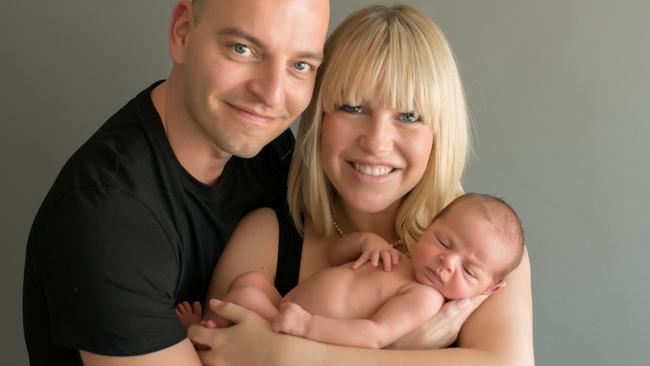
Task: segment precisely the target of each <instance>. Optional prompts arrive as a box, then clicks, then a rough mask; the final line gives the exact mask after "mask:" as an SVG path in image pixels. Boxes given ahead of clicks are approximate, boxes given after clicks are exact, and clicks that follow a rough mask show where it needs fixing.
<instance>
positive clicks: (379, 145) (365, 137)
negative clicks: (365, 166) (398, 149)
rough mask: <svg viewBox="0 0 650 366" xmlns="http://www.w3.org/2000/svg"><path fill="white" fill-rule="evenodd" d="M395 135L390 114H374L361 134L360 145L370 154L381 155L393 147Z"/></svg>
mask: <svg viewBox="0 0 650 366" xmlns="http://www.w3.org/2000/svg"><path fill="white" fill-rule="evenodd" d="M393 135H394V131H393V126H392V123H391V119H390V117H389V116H388V115H384V114H378V115H372V116H370V118H369V119H368V123H366V124H365V126H364V128H363V131H362V133H361V135H360V136H359V146H360V147H361V148H362V149H363V150H364V151H365V152H367V153H368V154H370V155H373V156H381V155H383V154H386V153H387V152H389V151H391V150H392V149H393V137H394V136H393Z"/></svg>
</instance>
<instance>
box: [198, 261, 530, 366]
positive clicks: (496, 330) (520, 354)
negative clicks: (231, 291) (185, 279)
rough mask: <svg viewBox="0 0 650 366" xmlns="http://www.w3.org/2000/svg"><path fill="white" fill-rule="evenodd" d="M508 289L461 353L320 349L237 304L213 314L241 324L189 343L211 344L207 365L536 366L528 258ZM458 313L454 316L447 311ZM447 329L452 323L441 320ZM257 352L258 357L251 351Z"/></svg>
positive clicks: (466, 332) (478, 319)
mask: <svg viewBox="0 0 650 366" xmlns="http://www.w3.org/2000/svg"><path fill="white" fill-rule="evenodd" d="M507 282H508V286H507V287H506V288H504V289H503V290H502V291H500V292H499V293H497V294H495V295H492V296H491V297H490V298H489V299H488V300H487V301H486V302H485V303H484V304H483V305H482V306H481V307H480V308H479V309H478V310H477V311H476V312H475V313H474V314H472V316H471V317H470V319H468V321H467V322H466V324H465V326H464V327H463V329H462V330H461V334H460V338H459V348H447V349H441V350H371V349H360V348H351V347H340V346H332V345H326V344H321V343H317V342H313V341H309V340H306V339H303V338H297V337H290V336H286V335H281V334H277V333H274V332H273V331H272V330H271V329H270V326H269V324H268V323H267V322H266V321H264V320H263V319H262V318H261V317H259V316H258V315H257V314H254V313H253V312H251V311H247V310H246V309H243V308H241V307H239V306H237V305H234V304H221V305H220V306H219V307H218V308H216V309H213V310H214V311H216V312H217V313H218V314H219V315H221V316H223V317H225V318H228V319H230V320H232V321H233V322H234V323H237V326H234V327H231V328H226V329H216V330H214V329H206V328H203V327H200V326H194V327H192V328H190V331H189V338H190V339H191V340H193V341H195V342H199V343H203V344H209V345H210V346H211V347H212V349H211V350H208V351H199V357H200V358H201V360H202V361H203V363H204V364H206V365H215V364H216V363H215V360H220V363H219V364H220V365H235V364H237V363H240V362H242V361H244V360H245V364H246V365H251V366H255V365H314V366H328V365H377V366H381V365H387V366H388V365H390V366H394V365H395V364H408V365H427V366H432V365H433V366H435V365H440V366H455V365H478V366H488V365H500V366H503V365H513V366H530V365H534V363H535V360H534V355H533V335H532V297H531V285H530V262H529V260H528V255H527V253H526V255H525V256H524V259H523V260H522V263H521V264H520V265H519V267H518V268H517V269H516V270H515V271H514V272H512V273H511V274H510V275H509V276H508V278H507ZM445 314H453V312H443V315H445ZM438 319H439V320H440V321H441V323H442V324H444V323H445V322H447V323H453V322H450V321H449V320H447V319H444V318H438ZM252 349H256V351H255V352H251V350H252Z"/></svg>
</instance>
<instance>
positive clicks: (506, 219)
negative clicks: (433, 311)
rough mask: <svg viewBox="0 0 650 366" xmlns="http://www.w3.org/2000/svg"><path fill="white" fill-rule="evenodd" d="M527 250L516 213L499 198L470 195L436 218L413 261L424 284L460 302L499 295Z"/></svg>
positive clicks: (416, 246)
mask: <svg viewBox="0 0 650 366" xmlns="http://www.w3.org/2000/svg"><path fill="white" fill-rule="evenodd" d="M523 251H524V233H523V229H522V226H521V222H520V221H519V217H518V216H517V214H516V213H515V211H514V210H513V209H512V208H511V207H510V206H509V205H508V204H507V203H505V202H504V201H503V200H501V199H499V198H496V197H492V196H489V195H484V194H477V193H468V194H465V195H462V196H460V197H458V198H456V199H455V200H454V201H452V202H451V203H450V204H449V205H447V207H445V208H444V209H443V210H442V211H440V213H439V214H438V215H437V216H436V217H435V218H434V219H433V221H432V222H431V225H429V227H428V228H427V229H426V230H425V231H424V233H423V234H422V236H421V237H420V240H418V242H417V244H416V245H415V248H413V250H412V252H411V261H412V263H413V270H414V272H415V277H416V279H417V280H418V281H419V282H421V283H424V284H426V285H429V286H431V287H433V288H435V289H436V290H438V292H440V294H441V295H442V296H444V297H445V298H446V299H460V298H465V297H472V296H475V295H478V294H480V293H486V294H490V293H494V292H496V291H499V290H500V289H501V288H502V287H503V286H504V285H505V282H504V281H503V280H504V278H505V276H506V275H507V274H508V273H510V272H511V271H512V270H513V269H515V268H516V267H517V266H518V265H519V262H520V261H521V257H522V255H523Z"/></svg>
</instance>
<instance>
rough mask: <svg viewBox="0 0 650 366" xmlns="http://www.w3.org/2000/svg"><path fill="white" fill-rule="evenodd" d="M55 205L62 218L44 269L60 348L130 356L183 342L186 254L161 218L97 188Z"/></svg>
mask: <svg viewBox="0 0 650 366" xmlns="http://www.w3.org/2000/svg"><path fill="white" fill-rule="evenodd" d="M55 205H56V208H55V209H54V210H51V212H57V213H60V214H58V215H57V216H54V215H52V216H50V217H47V218H46V221H45V222H44V223H43V225H44V227H45V230H42V231H41V232H40V233H41V235H48V236H49V237H48V238H47V240H41V241H40V243H43V244H42V245H47V248H41V249H43V250H42V251H40V253H42V257H41V258H39V263H38V267H37V270H38V272H39V274H40V277H41V283H42V286H43V290H44V293H45V300H46V302H47V307H48V315H49V318H50V319H49V320H50V333H51V334H50V335H51V337H52V340H53V342H54V344H57V345H60V346H63V347H69V348H73V349H82V350H86V351H89V352H93V353H97V354H103V355H111V356H128V355H138V354H145V353H150V352H154V351H157V350H160V349H163V348H166V347H169V346H171V345H173V344H176V343H178V342H180V341H181V340H182V339H183V338H184V337H185V332H184V330H183V328H182V327H181V325H180V323H179V322H178V320H177V319H176V315H175V312H174V306H175V292H176V287H177V282H178V276H179V266H180V264H179V263H180V260H179V256H180V253H179V250H178V249H177V248H178V247H177V246H175V245H174V240H175V239H174V238H173V237H170V233H167V232H165V231H164V230H163V229H162V228H161V225H160V223H159V218H157V217H155V215H153V214H152V212H151V211H150V210H149V209H148V208H147V207H146V205H144V204H143V203H142V202H140V201H138V200H137V199H135V198H132V197H130V196H128V195H126V194H124V193H122V192H120V191H111V190H105V189H100V188H96V187H93V188H88V189H77V190H75V191H73V192H71V193H68V194H66V195H65V196H64V197H63V198H61V199H60V200H59V201H58V202H57V203H56V204H55ZM44 331H46V330H45V329H44Z"/></svg>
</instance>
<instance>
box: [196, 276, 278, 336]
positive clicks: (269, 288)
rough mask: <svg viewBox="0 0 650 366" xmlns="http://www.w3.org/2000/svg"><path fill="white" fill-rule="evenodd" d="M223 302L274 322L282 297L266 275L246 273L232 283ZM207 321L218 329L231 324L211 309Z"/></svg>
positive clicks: (206, 317) (207, 313) (207, 314)
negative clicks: (233, 304) (211, 321)
mask: <svg viewBox="0 0 650 366" xmlns="http://www.w3.org/2000/svg"><path fill="white" fill-rule="evenodd" d="M223 301H227V302H232V303H235V304H237V305H239V306H242V307H244V308H246V309H248V310H252V311H254V312H256V313H257V314H259V315H261V316H262V317H263V318H265V319H266V320H268V321H272V320H273V319H274V318H275V317H276V316H277V314H278V307H279V306H280V302H281V301H282V297H281V296H280V294H279V293H278V291H277V290H276V289H275V287H273V284H271V283H270V282H269V280H267V279H266V277H264V275H262V274H261V273H258V272H246V273H244V274H242V275H240V276H239V277H237V278H236V279H235V280H234V281H233V282H232V284H231V285H230V289H229V290H228V293H227V294H226V296H225V297H224V298H223ZM205 319H206V320H213V321H214V322H215V323H216V324H217V326H218V327H225V326H229V325H230V324H231V323H230V322H229V321H227V320H226V319H223V318H221V317H219V316H218V315H216V314H214V313H213V312H212V311H210V310H209V308H208V311H207V312H206V315H205Z"/></svg>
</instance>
